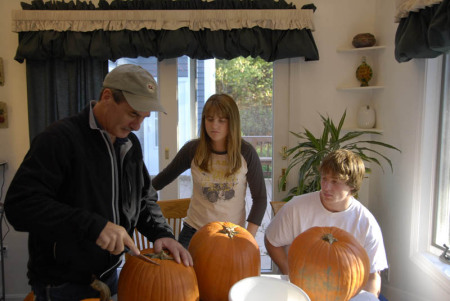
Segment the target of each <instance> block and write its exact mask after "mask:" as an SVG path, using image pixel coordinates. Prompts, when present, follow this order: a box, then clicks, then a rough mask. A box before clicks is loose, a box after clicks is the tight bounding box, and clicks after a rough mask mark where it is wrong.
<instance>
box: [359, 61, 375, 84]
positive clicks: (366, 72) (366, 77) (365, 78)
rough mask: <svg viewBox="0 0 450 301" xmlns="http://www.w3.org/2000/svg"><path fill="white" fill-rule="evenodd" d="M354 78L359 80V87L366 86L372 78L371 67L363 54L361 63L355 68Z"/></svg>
mask: <svg viewBox="0 0 450 301" xmlns="http://www.w3.org/2000/svg"><path fill="white" fill-rule="evenodd" d="M356 78H357V79H358V81H360V82H361V87H367V86H368V85H369V81H370V80H371V79H372V68H371V67H370V66H369V65H368V64H367V63H366V57H365V56H363V58H362V63H361V65H359V66H358V69H356Z"/></svg>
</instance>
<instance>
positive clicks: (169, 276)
mask: <svg viewBox="0 0 450 301" xmlns="http://www.w3.org/2000/svg"><path fill="white" fill-rule="evenodd" d="M141 254H142V255H144V256H148V257H150V258H151V259H152V260H153V261H155V262H156V263H158V264H159V265H156V264H152V263H150V262H147V261H144V260H142V259H140V258H138V257H136V256H130V257H128V258H127V260H126V261H125V264H124V266H123V268H122V271H121V272H120V277H119V284H118V289H117V290H118V292H117V297H118V300H119V301H142V300H158V301H180V300H186V301H197V300H199V292H198V285H197V278H196V276H195V271H194V268H193V267H191V266H189V267H187V266H185V265H184V264H182V263H176V262H175V261H174V260H173V258H172V257H171V256H170V255H169V254H166V253H165V252H164V251H162V252H161V253H159V254H155V253H154V252H153V249H151V248H150V249H144V250H142V251H141Z"/></svg>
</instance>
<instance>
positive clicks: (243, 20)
mask: <svg viewBox="0 0 450 301" xmlns="http://www.w3.org/2000/svg"><path fill="white" fill-rule="evenodd" d="M312 19H313V10H312V9H302V10H298V9H289V10H287V9H280V10H151V11H149V10H126V11H121V10H107V11H100V10H89V11H71V10H66V11H60V10H50V11H36V10H16V11H13V13H12V21H13V23H12V30H13V31H14V32H23V31H44V30H54V31H79V32H89V31H95V30H105V31H119V30H132V31H138V30H141V29H148V30H161V29H164V30H177V29H180V28H189V30H192V31H199V30H204V29H210V30H212V31H216V30H232V29H241V28H253V27H259V28H265V29H273V30H293V29H304V28H307V29H310V30H314V25H313V20H312Z"/></svg>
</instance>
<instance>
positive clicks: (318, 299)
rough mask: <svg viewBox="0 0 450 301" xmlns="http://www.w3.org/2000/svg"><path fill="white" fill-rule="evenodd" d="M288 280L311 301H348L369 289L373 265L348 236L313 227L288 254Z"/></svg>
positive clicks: (297, 241)
mask: <svg viewBox="0 0 450 301" xmlns="http://www.w3.org/2000/svg"><path fill="white" fill-rule="evenodd" d="M288 265H289V279H290V281H291V282H292V283H294V284H295V285H297V286H298V287H300V288H301V289H303V290H304V291H305V292H306V293H307V294H308V296H309V297H310V298H311V301H324V300H333V301H347V300H349V299H351V298H352V297H353V296H355V295H356V294H358V293H359V292H360V290H361V289H362V288H363V287H364V285H366V283H367V281H368V279H369V274H370V261H369V257H368V256H367V253H366V250H365V249H364V248H363V247H362V246H361V244H360V243H359V242H358V241H357V240H356V238H355V237H354V236H353V235H352V234H350V233H349V232H347V231H345V230H342V229H340V228H337V227H313V228H310V229H308V230H306V231H305V232H303V233H301V234H300V235H298V236H297V237H296V238H295V239H294V241H293V242H292V245H291V247H290V248H289V253H288Z"/></svg>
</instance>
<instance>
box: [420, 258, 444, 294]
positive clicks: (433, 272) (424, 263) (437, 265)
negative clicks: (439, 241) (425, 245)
mask: <svg viewBox="0 0 450 301" xmlns="http://www.w3.org/2000/svg"><path fill="white" fill-rule="evenodd" d="M412 260H413V262H414V263H416V264H417V265H418V266H419V268H421V269H422V270H423V271H424V273H425V274H426V275H429V277H430V278H431V279H433V280H434V281H435V282H436V283H438V284H439V285H440V286H441V287H442V288H443V289H444V290H445V291H446V292H447V293H450V265H448V264H445V263H443V262H442V261H440V260H439V256H436V255H435V254H432V253H429V252H420V253H416V254H415V255H414V256H413V258H412Z"/></svg>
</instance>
